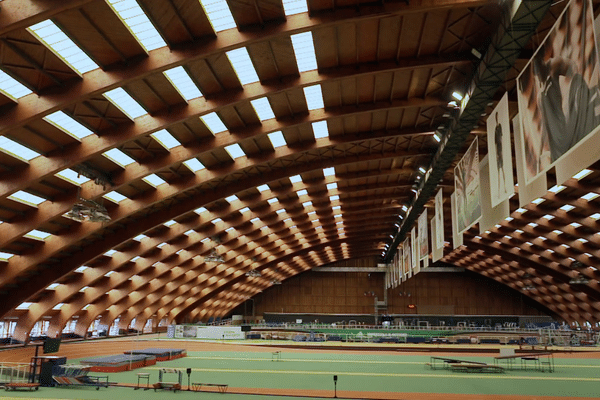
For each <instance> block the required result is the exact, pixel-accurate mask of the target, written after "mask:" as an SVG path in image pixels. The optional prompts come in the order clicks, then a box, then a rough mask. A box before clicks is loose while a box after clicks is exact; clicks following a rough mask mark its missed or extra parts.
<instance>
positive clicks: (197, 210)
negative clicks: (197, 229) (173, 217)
mask: <svg viewBox="0 0 600 400" xmlns="http://www.w3.org/2000/svg"><path fill="white" fill-rule="evenodd" d="M205 211H208V210H207V209H206V208H205V207H200V208H196V209H195V210H194V212H195V213H196V214H202V213H203V212H205Z"/></svg>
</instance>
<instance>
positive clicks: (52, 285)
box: [46, 283, 59, 290]
mask: <svg viewBox="0 0 600 400" xmlns="http://www.w3.org/2000/svg"><path fill="white" fill-rule="evenodd" d="M58 285H59V283H52V284H50V285H48V287H47V288H46V289H48V290H54V289H56V288H57V287H58Z"/></svg>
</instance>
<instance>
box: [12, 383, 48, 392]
mask: <svg viewBox="0 0 600 400" xmlns="http://www.w3.org/2000/svg"><path fill="white" fill-rule="evenodd" d="M39 387H40V384H39V383H28V382H11V383H5V384H4V388H5V389H6V391H7V392H8V391H9V390H10V389H12V390H15V391H16V390H20V389H29V391H32V390H38V389H39Z"/></svg>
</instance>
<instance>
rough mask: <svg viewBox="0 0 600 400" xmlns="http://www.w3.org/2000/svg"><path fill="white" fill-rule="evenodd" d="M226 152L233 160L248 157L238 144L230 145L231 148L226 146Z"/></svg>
mask: <svg viewBox="0 0 600 400" xmlns="http://www.w3.org/2000/svg"><path fill="white" fill-rule="evenodd" d="M225 151H227V153H229V155H230V156H231V158H233V159H234V160H235V159H236V158H239V157H243V156H245V155H246V153H244V150H242V148H241V147H240V145H239V144H237V143H235V144H232V145H229V146H225Z"/></svg>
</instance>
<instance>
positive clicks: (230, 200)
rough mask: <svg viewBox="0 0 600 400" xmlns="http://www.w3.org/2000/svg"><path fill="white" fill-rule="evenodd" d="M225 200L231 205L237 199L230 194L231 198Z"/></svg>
mask: <svg viewBox="0 0 600 400" xmlns="http://www.w3.org/2000/svg"><path fill="white" fill-rule="evenodd" d="M225 200H226V201H227V202H228V203H230V204H231V202H232V201H236V200H238V197H237V196H236V195H235V194H232V195H231V196H228V197H225Z"/></svg>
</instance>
